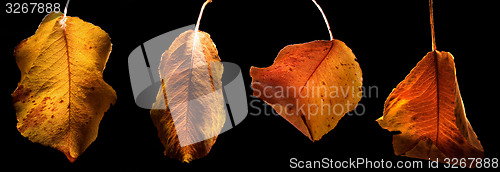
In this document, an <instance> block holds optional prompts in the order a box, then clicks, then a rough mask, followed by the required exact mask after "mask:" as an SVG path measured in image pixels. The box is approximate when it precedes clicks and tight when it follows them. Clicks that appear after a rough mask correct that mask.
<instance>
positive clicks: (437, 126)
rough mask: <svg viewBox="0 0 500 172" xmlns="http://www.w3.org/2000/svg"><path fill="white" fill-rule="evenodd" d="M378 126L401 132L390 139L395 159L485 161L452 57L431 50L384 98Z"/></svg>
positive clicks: (445, 53)
mask: <svg viewBox="0 0 500 172" xmlns="http://www.w3.org/2000/svg"><path fill="white" fill-rule="evenodd" d="M377 122H378V123H379V124H380V126H381V127H382V128H384V129H387V130H389V131H398V132H401V133H400V134H396V135H394V136H393V146H394V153H395V154H396V155H405V156H408V157H413V158H420V159H425V160H428V159H429V158H430V160H436V158H439V160H440V161H442V160H444V159H443V158H466V159H467V158H480V157H483V156H484V153H483V152H484V150H483V147H482V146H481V143H480V142H479V140H478V139H477V136H476V133H475V132H474V130H473V129H472V126H471V125H470V123H469V121H468V120H467V118H466V116H465V110H464V107H463V103H462V97H461V96H460V90H459V88H458V83H457V78H456V75H455V63H454V58H453V56H452V55H451V54H450V53H448V52H443V51H432V52H429V53H428V54H427V55H426V56H425V57H424V58H423V59H422V60H421V61H420V62H418V64H417V66H415V68H413V69H412V70H411V72H410V74H408V76H406V78H405V79H404V80H403V81H402V82H401V83H399V84H398V86H397V87H396V88H395V89H394V90H393V91H392V93H391V94H390V95H389V97H388V98H387V100H386V102H385V107H384V115H383V116H382V117H381V118H380V119H378V120H377ZM468 161H469V160H468ZM469 163H470V161H469Z"/></svg>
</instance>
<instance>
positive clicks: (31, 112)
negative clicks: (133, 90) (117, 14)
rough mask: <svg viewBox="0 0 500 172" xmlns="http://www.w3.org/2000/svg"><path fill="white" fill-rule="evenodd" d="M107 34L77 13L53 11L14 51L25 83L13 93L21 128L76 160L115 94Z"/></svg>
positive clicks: (94, 132) (25, 134)
mask: <svg viewBox="0 0 500 172" xmlns="http://www.w3.org/2000/svg"><path fill="white" fill-rule="evenodd" d="M110 52H111V42H110V38H109V36H108V34H107V33H106V32H104V31H103V30H102V29H101V28H99V27H97V26H94V25H92V24H91V23H88V22H85V21H83V20H81V19H79V18H77V17H69V16H66V18H64V16H63V14H62V13H58V12H54V13H50V14H48V15H47V16H45V18H44V19H43V21H42V23H41V24H40V26H39V27H38V30H37V31H36V33H35V34H34V35H33V36H31V37H29V38H28V39H25V40H24V41H22V42H21V43H20V44H19V45H18V46H17V47H16V49H15V51H14V56H15V57H16V62H17V65H18V66H19V69H20V70H21V81H20V82H19V84H18V87H17V88H16V90H15V91H14V93H12V97H13V99H14V107H15V109H16V115H17V120H18V123H17V129H18V130H19V132H21V134H22V135H23V136H25V137H27V138H28V139H30V140H31V141H33V142H37V143H40V144H42V145H45V146H50V147H53V148H55V149H58V150H60V151H61V152H63V153H64V154H65V155H66V157H67V158H68V159H69V160H70V161H71V162H73V161H75V160H76V158H77V157H78V156H79V155H80V154H82V153H83V151H85V149H86V148H87V147H88V146H89V145H90V144H91V143H92V142H93V141H94V140H95V139H96V137H97V130H98V128H99V122H100V121H101V119H102V117H103V115H104V112H106V111H107V110H108V108H109V105H110V104H114V103H115V101H116V93H115V91H114V90H113V88H111V86H109V85H108V84H107V83H106V82H104V80H103V78H102V72H103V70H104V67H105V66H106V62H107V60H108V57H109V54H110Z"/></svg>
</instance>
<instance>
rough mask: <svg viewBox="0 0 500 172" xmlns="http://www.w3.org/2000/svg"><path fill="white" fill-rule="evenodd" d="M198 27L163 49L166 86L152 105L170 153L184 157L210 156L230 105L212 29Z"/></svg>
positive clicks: (161, 70)
mask: <svg viewBox="0 0 500 172" xmlns="http://www.w3.org/2000/svg"><path fill="white" fill-rule="evenodd" d="M210 2H212V1H211V0H207V1H205V3H204V4H203V6H202V7H201V10H200V14H199V16H198V22H197V23H196V26H195V29H194V31H193V30H188V31H185V32H184V33H182V34H180V35H179V36H178V37H177V38H176V39H175V40H174V42H172V44H171V45H170V47H169V48H168V49H167V50H166V51H165V52H164V53H163V54H162V56H161V61H160V66H159V75H160V78H161V87H160V89H159V90H158V94H157V97H156V102H155V103H153V107H152V109H151V111H150V114H151V119H152V120H153V123H154V124H155V126H156V128H157V129H158V137H159V138H160V141H161V142H162V144H163V146H164V147H165V155H167V156H169V157H171V158H175V159H178V160H179V161H182V162H187V163H189V162H191V161H192V160H194V159H199V158H202V157H204V156H206V155H207V154H208V153H209V152H210V149H211V148H212V146H213V145H214V144H215V141H216V139H217V136H218V135H219V133H220V131H221V129H222V127H223V126H224V122H225V120H226V111H225V109H224V108H225V103H224V97H223V94H222V81H221V79H222V72H223V66H222V63H221V62H220V58H219V55H218V52H217V48H215V44H214V43H213V41H212V39H211V38H210V35H209V34H208V33H205V32H202V31H199V29H198V28H199V26H200V20H201V17H202V14H203V10H204V9H205V6H206V5H207V4H208V3H210Z"/></svg>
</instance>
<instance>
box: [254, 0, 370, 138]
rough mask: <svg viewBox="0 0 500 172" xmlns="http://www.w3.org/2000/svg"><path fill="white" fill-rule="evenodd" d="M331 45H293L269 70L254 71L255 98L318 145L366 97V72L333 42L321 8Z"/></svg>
mask: <svg viewBox="0 0 500 172" xmlns="http://www.w3.org/2000/svg"><path fill="white" fill-rule="evenodd" d="M312 1H313V2H314V4H315V5H316V7H318V10H319V11H320V12H321V14H322V15H323V19H324V20H325V24H326V26H327V28H328V32H329V34H330V41H324V40H319V41H312V42H308V43H303V44H295V45H288V46H286V47H285V48H283V49H282V50H281V51H280V52H279V54H278V56H277V57H276V59H275V60H274V63H273V64H272V65H271V66H269V67H267V68H258V67H253V66H252V67H251V69H250V76H251V77H252V88H253V90H254V92H253V96H255V97H257V98H260V99H262V100H264V101H265V102H266V103H268V104H270V105H271V106H272V107H273V108H274V110H276V112H277V113H278V114H280V115H281V116H282V117H283V118H285V119H286V120H287V121H288V122H290V123H291V124H292V125H293V126H295V128H297V129H298V130H299V131H301V132H302V133H303V134H304V135H305V136H307V137H308V138H309V139H311V140H312V141H316V140H320V139H321V137H323V135H325V134H326V133H328V132H329V131H330V130H332V129H333V128H335V126H336V125H337V123H338V122H339V120H340V119H341V118H342V117H343V116H344V115H345V114H346V113H347V112H349V111H351V110H353V109H354V108H355V107H356V106H357V104H358V102H359V101H360V100H361V97H362V88H361V87H362V85H363V83H362V82H363V78H362V76H361V75H362V73H361V68H360V67H359V64H358V62H356V57H355V56H354V54H353V53H352V51H351V49H350V48H349V47H347V46H346V45H345V43H344V42H342V41H340V40H336V39H333V36H332V33H331V30H330V25H329V24H328V20H327V19H326V16H325V14H324V13H323V10H322V9H321V7H320V6H319V5H318V3H316V1H315V0H312Z"/></svg>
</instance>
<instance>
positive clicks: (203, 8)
mask: <svg viewBox="0 0 500 172" xmlns="http://www.w3.org/2000/svg"><path fill="white" fill-rule="evenodd" d="M210 2H212V0H207V1H205V3H203V6H202V7H201V10H200V15H199V16H198V21H196V26H195V27H194V33H197V32H198V29H199V27H200V21H201V16H202V15H203V10H205V6H207V4H208V3H210Z"/></svg>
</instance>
